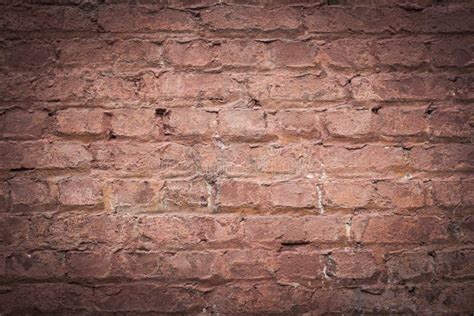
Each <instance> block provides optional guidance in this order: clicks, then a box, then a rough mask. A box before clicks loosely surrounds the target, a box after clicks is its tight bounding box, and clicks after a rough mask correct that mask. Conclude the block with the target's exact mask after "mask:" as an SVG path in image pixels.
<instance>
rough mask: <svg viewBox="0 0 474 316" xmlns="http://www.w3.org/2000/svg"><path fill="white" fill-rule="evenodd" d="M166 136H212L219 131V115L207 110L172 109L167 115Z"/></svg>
mask: <svg viewBox="0 0 474 316" xmlns="http://www.w3.org/2000/svg"><path fill="white" fill-rule="evenodd" d="M166 116H167V117H166V118H165V121H166V126H165V131H164V132H165V134H167V135H174V136H201V135H202V136H211V135H213V134H214V133H215V132H216V131H217V114H216V113H214V112H212V111H211V110H205V109H170V110H169V112H168V113H167V114H166Z"/></svg>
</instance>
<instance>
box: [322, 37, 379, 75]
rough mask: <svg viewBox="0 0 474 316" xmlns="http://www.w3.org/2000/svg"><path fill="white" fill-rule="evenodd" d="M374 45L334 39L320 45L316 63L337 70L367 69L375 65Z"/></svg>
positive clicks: (347, 39)
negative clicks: (336, 68)
mask: <svg viewBox="0 0 474 316" xmlns="http://www.w3.org/2000/svg"><path fill="white" fill-rule="evenodd" d="M373 47H374V43H373V42H372V41H367V40H359V39H357V40H356V39H350V38H346V39H335V40H331V41H327V42H323V43H321V45H320V47H319V50H318V54H317V56H316V59H315V60H316V62H317V63H319V64H322V65H331V66H334V67H338V68H352V69H353V68H369V67H373V66H374V65H377V59H376V57H375V56H374V53H373Z"/></svg>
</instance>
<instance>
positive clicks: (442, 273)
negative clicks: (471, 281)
mask: <svg viewBox="0 0 474 316" xmlns="http://www.w3.org/2000/svg"><path fill="white" fill-rule="evenodd" d="M473 259H474V251H473V250H472V249H459V250H451V251H450V250H446V251H437V252H436V255H435V259H434V261H435V263H434V268H435V270H436V273H437V274H438V276H439V277H441V278H443V279H456V278H472V276H473V274H474V272H473V271H474V270H473V264H474V260H473Z"/></svg>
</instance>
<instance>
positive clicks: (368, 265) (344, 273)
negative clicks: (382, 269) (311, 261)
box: [326, 252, 378, 279]
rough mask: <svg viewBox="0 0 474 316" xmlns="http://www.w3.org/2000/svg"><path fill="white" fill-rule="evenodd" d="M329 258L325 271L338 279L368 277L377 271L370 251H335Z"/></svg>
mask: <svg viewBox="0 0 474 316" xmlns="http://www.w3.org/2000/svg"><path fill="white" fill-rule="evenodd" d="M329 258H330V259H329V261H330V264H329V267H328V269H327V271H326V273H327V274H328V275H330V276H331V277H335V278H338V279H368V278H371V277H372V276H374V274H375V273H376V272H377V271H378V268H377V265H376V263H375V259H374V256H373V254H372V253H370V252H336V253H333V254H331V255H330V256H329ZM355 262H357V264H354V263H355Z"/></svg>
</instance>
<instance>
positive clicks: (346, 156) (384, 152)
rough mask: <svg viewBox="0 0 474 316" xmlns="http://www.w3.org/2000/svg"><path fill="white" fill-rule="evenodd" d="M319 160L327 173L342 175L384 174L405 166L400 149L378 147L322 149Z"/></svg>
mask: <svg viewBox="0 0 474 316" xmlns="http://www.w3.org/2000/svg"><path fill="white" fill-rule="evenodd" d="M321 159H322V162H323V165H324V168H325V170H326V171H327V172H339V173H344V174H351V173H369V174H373V173H382V172H383V173H386V172H389V171H392V170H397V169H400V168H402V167H403V166H404V164H405V163H404V158H403V150H402V149H401V148H397V147H389V146H379V145H368V146H364V147H362V148H354V149H350V148H344V147H340V146H337V147H336V146H334V147H327V148H322V150H321Z"/></svg>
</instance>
